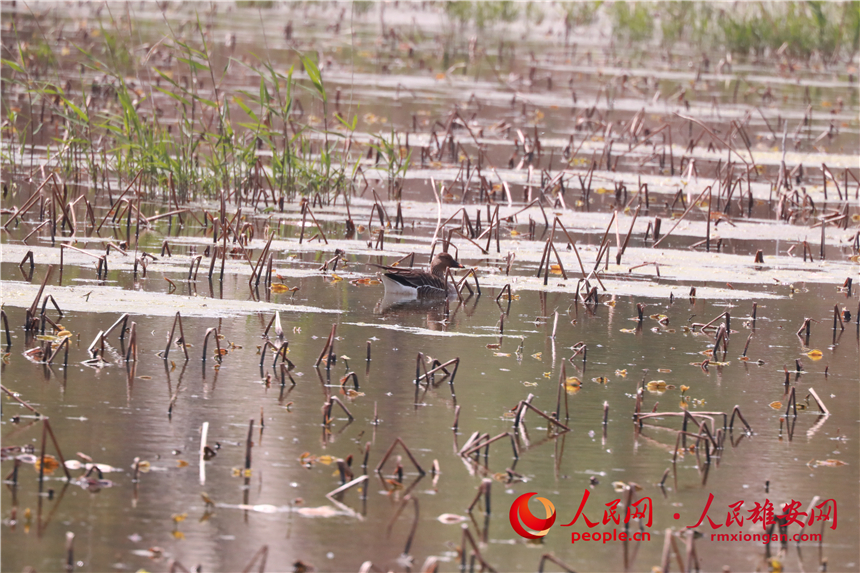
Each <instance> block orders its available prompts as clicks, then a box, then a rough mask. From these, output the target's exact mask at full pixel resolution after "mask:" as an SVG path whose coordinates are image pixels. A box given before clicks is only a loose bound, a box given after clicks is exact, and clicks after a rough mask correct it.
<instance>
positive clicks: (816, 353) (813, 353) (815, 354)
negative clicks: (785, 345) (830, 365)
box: [806, 349, 824, 360]
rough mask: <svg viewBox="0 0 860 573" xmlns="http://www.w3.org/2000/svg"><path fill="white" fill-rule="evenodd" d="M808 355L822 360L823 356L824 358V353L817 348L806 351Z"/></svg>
mask: <svg viewBox="0 0 860 573" xmlns="http://www.w3.org/2000/svg"><path fill="white" fill-rule="evenodd" d="M806 355H807V356H809V358H810V359H812V360H821V359H822V358H824V353H823V352H821V351H820V350H817V349H816V350H810V351H809V352H807V353H806Z"/></svg>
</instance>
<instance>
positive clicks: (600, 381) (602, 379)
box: [591, 376, 609, 384]
mask: <svg viewBox="0 0 860 573" xmlns="http://www.w3.org/2000/svg"><path fill="white" fill-rule="evenodd" d="M591 381H592V382H597V383H598V384H606V383H607V382H609V378H607V377H606V376H598V377H597V378H592V379H591Z"/></svg>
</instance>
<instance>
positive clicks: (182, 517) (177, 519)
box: [170, 513, 188, 523]
mask: <svg viewBox="0 0 860 573" xmlns="http://www.w3.org/2000/svg"><path fill="white" fill-rule="evenodd" d="M186 517H188V514H187V513H174V514H173V515H171V516H170V519H172V520H173V522H174V523H180V522H182V521H185V518H186Z"/></svg>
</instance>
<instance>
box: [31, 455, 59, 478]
mask: <svg viewBox="0 0 860 573" xmlns="http://www.w3.org/2000/svg"><path fill="white" fill-rule="evenodd" d="M41 466H42V458H41V457H38V458H36V463H35V464H34V467H35V468H36V471H37V472H38V471H39V468H40V467H41ZM58 467H60V462H58V461H57V458H55V457H54V456H51V455H45V473H46V474H52V473H54V471H55V470H56V469H57V468H58Z"/></svg>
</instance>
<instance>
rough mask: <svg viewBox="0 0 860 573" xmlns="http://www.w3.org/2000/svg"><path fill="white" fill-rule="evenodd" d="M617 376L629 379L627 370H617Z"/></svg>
mask: <svg viewBox="0 0 860 573" xmlns="http://www.w3.org/2000/svg"><path fill="white" fill-rule="evenodd" d="M615 375H616V376H621V377H622V378H627V369H626V368H625V369H624V370H616V371H615Z"/></svg>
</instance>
